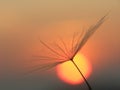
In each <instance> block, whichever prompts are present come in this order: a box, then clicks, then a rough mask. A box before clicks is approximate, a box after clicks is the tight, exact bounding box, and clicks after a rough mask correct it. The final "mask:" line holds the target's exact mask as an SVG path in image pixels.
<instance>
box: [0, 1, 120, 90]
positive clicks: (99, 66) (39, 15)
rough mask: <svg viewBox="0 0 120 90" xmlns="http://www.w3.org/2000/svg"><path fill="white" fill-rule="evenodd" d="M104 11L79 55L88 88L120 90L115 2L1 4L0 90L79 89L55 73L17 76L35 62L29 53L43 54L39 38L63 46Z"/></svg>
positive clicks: (118, 6)
mask: <svg viewBox="0 0 120 90" xmlns="http://www.w3.org/2000/svg"><path fill="white" fill-rule="evenodd" d="M108 11H110V14H109V19H108V20H107V21H106V22H105V23H104V24H103V25H102V26H101V27H100V28H99V30H98V31H97V32H96V33H95V35H94V36H93V37H92V38H91V39H90V40H89V41H88V43H87V44H86V45H85V46H84V48H83V49H82V51H81V53H83V54H84V55H85V56H86V57H87V58H88V60H89V61H90V62H91V64H92V66H93V73H92V74H91V76H90V78H89V82H90V84H91V86H92V87H93V90H115V89H116V90H119V89H120V71H119V70H120V1H119V0H91V1H90V0H0V90H79V86H70V85H67V84H65V83H63V82H62V81H61V80H59V79H58V77H57V75H56V73H55V70H54V69H52V70H51V71H49V72H44V73H42V74H40V73H39V72H38V73H37V74H35V73H33V75H32V76H30V77H27V78H26V79H18V78H21V77H22V74H21V73H22V72H25V71H27V70H29V69H30V68H29V67H31V66H32V65H35V64H36V63H37V62H36V61H34V60H31V58H32V55H39V54H41V51H43V50H44V48H43V47H42V46H41V44H40V42H39V38H41V39H42V40H43V41H45V42H47V43H50V44H51V43H52V42H55V41H57V38H58V36H61V37H63V39H65V40H66V42H67V41H68V40H70V39H71V38H72V35H73V33H74V32H77V31H79V32H81V31H82V29H83V28H84V29H87V28H88V27H89V26H90V25H92V24H94V23H95V22H96V21H97V20H98V19H99V18H101V17H102V16H104V15H105V14H106V13H107V12H108ZM51 45H53V44H51Z"/></svg>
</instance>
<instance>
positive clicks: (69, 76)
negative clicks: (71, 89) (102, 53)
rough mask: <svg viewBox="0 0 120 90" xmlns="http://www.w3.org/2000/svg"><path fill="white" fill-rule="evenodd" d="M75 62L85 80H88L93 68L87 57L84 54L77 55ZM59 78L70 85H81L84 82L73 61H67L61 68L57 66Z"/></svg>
mask: <svg viewBox="0 0 120 90" xmlns="http://www.w3.org/2000/svg"><path fill="white" fill-rule="evenodd" d="M74 62H75V63H76V64H77V66H78V67H79V69H80V70H81V72H82V73H83V75H84V76H85V78H88V77H89V76H90V74H91V71H92V68H91V65H90V63H89V62H88V60H87V59H86V57H85V56H84V55H82V54H77V55H76V56H75V57H74ZM57 75H58V77H59V78H60V79H61V80H62V81H64V82H65V83H68V84H72V85H75V84H80V83H82V82H83V78H82V76H81V75H80V73H79V72H78V70H77V69H76V67H75V66H74V64H73V63H72V61H67V62H65V63H63V64H61V65H59V66H57Z"/></svg>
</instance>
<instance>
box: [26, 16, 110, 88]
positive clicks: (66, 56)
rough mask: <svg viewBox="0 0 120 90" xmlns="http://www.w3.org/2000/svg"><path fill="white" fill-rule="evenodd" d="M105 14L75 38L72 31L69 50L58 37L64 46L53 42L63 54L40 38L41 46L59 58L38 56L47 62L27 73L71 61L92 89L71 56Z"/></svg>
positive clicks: (78, 49)
mask: <svg viewBox="0 0 120 90" xmlns="http://www.w3.org/2000/svg"><path fill="white" fill-rule="evenodd" d="M107 15H108V14H106V15H105V16H103V17H102V18H101V19H100V20H99V21H98V22H97V23H96V24H95V25H93V26H91V27H90V28H89V29H88V30H86V32H82V33H81V34H80V35H79V36H78V38H77V39H76V36H77V35H75V33H74V35H73V38H72V43H71V49H70V50H68V48H67V46H66V44H65V42H64V41H63V40H62V39H61V38H60V41H61V43H62V44H63V46H64V48H61V46H60V45H58V44H57V43H56V44H55V46H56V47H57V48H58V50H60V51H61V52H62V53H63V54H61V53H59V52H58V51H57V50H55V49H54V48H51V47H50V46H49V45H47V44H46V43H45V42H43V41H41V40H40V43H41V44H43V46H45V47H46V48H47V49H48V50H50V51H51V53H54V54H55V55H56V56H58V57H59V58H56V57H49V56H38V59H39V60H43V61H44V60H47V61H49V63H47V64H43V65H38V66H35V69H33V70H31V71H30V72H28V73H32V72H34V71H38V70H47V69H50V68H53V67H55V66H57V65H59V64H62V63H64V62H66V61H72V63H73V64H74V66H75V67H76V68H77V70H78V71H79V73H80V75H81V76H82V78H83V79H84V82H85V83H86V85H87V86H88V89H89V90H92V88H91V86H90V84H89V83H88V81H87V79H86V78H85V77H84V75H83V73H82V72H81V70H80V68H78V66H77V64H76V63H75V62H74V60H73V58H74V57H75V55H76V54H77V53H78V52H79V51H80V50H81V49H82V47H83V46H84V45H85V44H86V42H87V41H88V40H89V39H90V37H91V36H92V35H93V34H94V33H95V31H96V30H97V29H98V28H99V27H100V26H101V25H102V24H103V22H104V21H105V19H106V17H107ZM50 61H52V62H50Z"/></svg>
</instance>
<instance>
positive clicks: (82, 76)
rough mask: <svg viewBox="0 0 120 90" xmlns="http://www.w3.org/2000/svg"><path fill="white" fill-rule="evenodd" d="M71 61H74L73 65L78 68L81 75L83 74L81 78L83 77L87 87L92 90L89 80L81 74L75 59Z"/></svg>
mask: <svg viewBox="0 0 120 90" xmlns="http://www.w3.org/2000/svg"><path fill="white" fill-rule="evenodd" d="M71 61H72V63H73V64H74V65H75V67H76V68H77V70H78V71H79V73H80V74H81V76H82V77H83V79H84V81H85V83H86V84H87V86H88V89H89V90H92V88H91V86H90V84H89V83H88V81H87V79H86V78H85V77H84V75H83V73H82V72H81V70H80V69H79V67H78V66H77V64H76V63H75V62H74V61H73V59H72V60H71Z"/></svg>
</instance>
